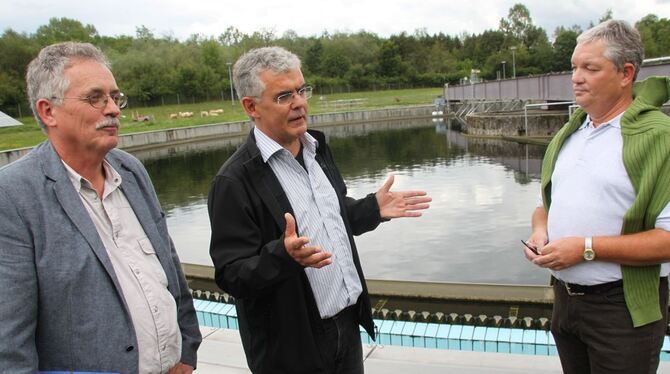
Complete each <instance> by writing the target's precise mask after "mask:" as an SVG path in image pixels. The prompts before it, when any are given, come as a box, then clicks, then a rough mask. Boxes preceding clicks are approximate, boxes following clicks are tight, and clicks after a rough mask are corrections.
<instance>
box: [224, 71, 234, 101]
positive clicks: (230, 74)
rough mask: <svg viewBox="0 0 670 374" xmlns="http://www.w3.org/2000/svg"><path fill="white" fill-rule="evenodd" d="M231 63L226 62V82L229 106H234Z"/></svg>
mask: <svg viewBox="0 0 670 374" xmlns="http://www.w3.org/2000/svg"><path fill="white" fill-rule="evenodd" d="M232 64H233V63H232V62H226V65H228V80H229V81H230V105H231V106H235V94H234V93H233V72H232V71H231V70H230V66H231V65H232Z"/></svg>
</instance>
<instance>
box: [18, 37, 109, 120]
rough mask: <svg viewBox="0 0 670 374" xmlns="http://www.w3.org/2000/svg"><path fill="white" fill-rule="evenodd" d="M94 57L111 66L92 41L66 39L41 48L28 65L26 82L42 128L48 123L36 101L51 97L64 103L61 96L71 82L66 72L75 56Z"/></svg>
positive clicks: (34, 112)
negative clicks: (67, 40)
mask: <svg viewBox="0 0 670 374" xmlns="http://www.w3.org/2000/svg"><path fill="white" fill-rule="evenodd" d="M75 59H82V60H94V61H97V62H99V63H101V64H102V65H104V66H106V67H107V68H108V69H109V68H110V67H111V65H110V64H109V61H108V60H107V57H105V55H104V54H103V53H102V52H101V51H100V50H99V49H98V48H97V47H95V46H94V45H93V44H90V43H75V42H65V43H58V44H52V45H50V46H47V47H44V48H42V50H41V51H40V53H39V54H38V55H37V57H35V59H34V60H32V61H31V62H30V64H29V65H28V71H27V72H26V84H27V86H28V101H29V102H30V109H32V111H33V115H34V116H35V119H37V123H38V124H39V125H40V127H41V128H42V130H45V129H46V125H45V124H44V122H43V121H42V119H41V118H40V116H39V114H38V113H37V108H36V107H35V104H36V103H37V101H38V100H40V99H49V100H51V101H52V102H53V103H54V105H62V104H63V100H62V97H63V95H64V94H65V91H67V89H68V88H69V86H70V81H69V80H68V79H67V78H65V76H64V75H63V72H64V71H65V69H67V68H69V67H71V66H72V65H73V60H75Z"/></svg>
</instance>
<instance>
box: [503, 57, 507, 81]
mask: <svg viewBox="0 0 670 374" xmlns="http://www.w3.org/2000/svg"><path fill="white" fill-rule="evenodd" d="M506 63H507V61H503V62H502V66H503V79H505V64H506Z"/></svg>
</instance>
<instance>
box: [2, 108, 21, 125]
mask: <svg viewBox="0 0 670 374" xmlns="http://www.w3.org/2000/svg"><path fill="white" fill-rule="evenodd" d="M20 125H23V123H21V122H19V121H17V120H15V119H14V118H12V117H10V116H8V115H7V114H5V113H3V112H2V111H0V127H9V126H20Z"/></svg>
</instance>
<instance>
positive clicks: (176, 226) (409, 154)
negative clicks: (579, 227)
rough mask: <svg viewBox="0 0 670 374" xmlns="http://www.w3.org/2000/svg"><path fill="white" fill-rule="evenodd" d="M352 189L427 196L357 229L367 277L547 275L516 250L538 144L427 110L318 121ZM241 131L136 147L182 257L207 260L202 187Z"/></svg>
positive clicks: (536, 170) (525, 230) (521, 280)
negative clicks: (469, 130)
mask: <svg viewBox="0 0 670 374" xmlns="http://www.w3.org/2000/svg"><path fill="white" fill-rule="evenodd" d="M324 131H325V132H326V134H327V135H328V137H329V144H330V146H331V148H332V151H333V154H334V156H335V159H336V162H337V164H338V167H339V168H340V171H341V173H342V175H343V176H344V179H345V181H346V182H347V186H348V188H349V195H350V196H352V197H356V198H359V197H363V196H365V195H366V194H368V193H370V192H374V191H376V190H377V189H378V188H379V186H381V184H382V183H383V182H384V180H385V179H386V177H387V176H388V175H389V174H394V175H395V176H396V178H395V184H394V187H393V188H394V189H399V190H400V189H423V190H426V191H427V192H428V193H429V194H430V195H431V196H432V198H433V202H432V204H431V208H430V209H429V210H428V211H425V213H424V215H423V217H421V218H415V219H411V218H405V219H398V220H393V221H391V222H387V223H383V224H381V225H380V226H379V227H378V228H377V230H375V231H373V232H370V233H367V234H364V235H362V236H360V237H357V238H356V242H357V245H358V249H359V253H360V257H361V261H362V264H363V269H364V271H365V274H366V277H368V278H373V279H393V280H420V281H448V282H483V283H518V284H547V282H548V279H549V276H548V273H547V272H546V271H544V270H542V269H538V268H535V267H534V266H532V265H531V264H530V263H528V262H527V261H526V260H525V258H524V257H523V254H522V250H521V243H519V240H520V239H526V238H527V237H528V235H529V232H530V228H529V222H530V215H531V213H532V211H533V209H534V207H535V205H536V203H537V200H538V194H539V174H540V163H541V158H542V155H543V153H544V147H541V146H527V145H520V144H517V143H513V142H505V141H500V140H482V139H470V138H466V137H464V136H463V135H462V134H460V133H459V132H458V131H455V130H452V129H451V125H450V124H448V123H447V124H445V123H442V122H440V123H435V122H431V121H430V120H414V121H412V120H405V121H403V122H399V123H381V124H371V125H341V126H334V127H329V128H326V129H325V130H324ZM241 141H242V139H232V140H229V141H226V143H228V144H223V143H224V142H223V141H221V140H217V141H212V142H209V143H198V144H190V145H187V146H183V147H182V148H166V149H162V150H160V151H151V152H148V153H144V154H142V153H136V155H137V156H138V157H139V158H140V159H142V160H143V161H144V163H145V165H146V166H147V169H148V170H149V174H150V175H151V177H152V179H153V181H154V184H155V187H156V191H157V193H158V197H159V199H160V201H161V203H162V205H163V208H164V209H165V212H166V214H167V217H168V219H167V220H168V226H169V229H170V233H171V235H172V238H173V240H174V242H175V245H176V247H177V251H178V252H179V256H180V258H181V260H182V262H185V263H195V264H203V265H211V260H210V258H209V253H208V246H209V235H210V229H209V219H208V215H207V192H208V189H209V183H210V181H211V180H212V178H213V176H214V175H215V174H216V172H217V170H218V169H219V167H220V166H221V164H222V163H223V162H224V161H225V160H226V159H227V158H228V157H229V156H230V155H232V153H233V152H234V150H235V147H236V144H239V142H241Z"/></svg>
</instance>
